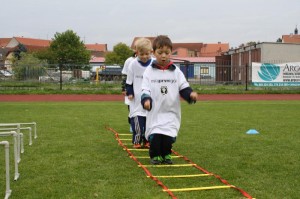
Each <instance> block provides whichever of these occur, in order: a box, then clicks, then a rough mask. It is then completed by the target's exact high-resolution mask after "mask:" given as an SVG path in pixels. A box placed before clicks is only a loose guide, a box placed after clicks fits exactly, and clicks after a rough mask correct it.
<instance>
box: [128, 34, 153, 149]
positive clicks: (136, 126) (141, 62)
mask: <svg viewBox="0 0 300 199" xmlns="http://www.w3.org/2000/svg"><path fill="white" fill-rule="evenodd" d="M135 47H136V55H137V57H136V58H135V59H134V60H132V61H131V62H130V64H129V67H128V72H127V79H126V95H127V96H128V99H129V100H130V105H129V107H130V112H129V117H130V123H131V127H132V130H133V137H132V143H133V146H134V148H141V147H142V145H143V147H144V148H149V142H148V141H147V140H146V139H145V128H146V126H145V125H146V114H147V113H146V110H144V109H143V107H142V105H141V91H142V89H141V86H142V80H143V74H144V71H145V69H146V68H147V66H150V65H151V64H152V61H153V59H152V45H151V41H150V40H149V39H147V38H140V39H138V40H137V41H136V42H135Z"/></svg>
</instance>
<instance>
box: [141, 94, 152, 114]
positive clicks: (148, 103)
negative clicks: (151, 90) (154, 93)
mask: <svg viewBox="0 0 300 199" xmlns="http://www.w3.org/2000/svg"><path fill="white" fill-rule="evenodd" d="M141 103H142V106H143V108H144V109H146V110H148V111H150V110H151V109H152V98H151V97H150V95H147V94H145V93H143V94H142V96H141Z"/></svg>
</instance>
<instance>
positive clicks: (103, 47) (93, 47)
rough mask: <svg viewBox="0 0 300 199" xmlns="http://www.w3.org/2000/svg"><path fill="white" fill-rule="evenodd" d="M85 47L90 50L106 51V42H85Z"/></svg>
mask: <svg viewBox="0 0 300 199" xmlns="http://www.w3.org/2000/svg"><path fill="white" fill-rule="evenodd" d="M85 47H86V49H88V50H91V51H102V52H106V51H107V44H97V43H96V44H85Z"/></svg>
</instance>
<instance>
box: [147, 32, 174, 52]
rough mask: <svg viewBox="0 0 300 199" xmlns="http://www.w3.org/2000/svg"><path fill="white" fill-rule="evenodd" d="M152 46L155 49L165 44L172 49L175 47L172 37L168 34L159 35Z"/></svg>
mask: <svg viewBox="0 0 300 199" xmlns="http://www.w3.org/2000/svg"><path fill="white" fill-rule="evenodd" d="M152 46H153V51H155V50H156V49H158V48H161V47H164V46H167V47H169V48H170V49H171V50H172V47H173V45H172V41H171V39H170V38H169V37H168V36H166V35H158V36H157V37H156V38H155V39H154V41H153V44H152Z"/></svg>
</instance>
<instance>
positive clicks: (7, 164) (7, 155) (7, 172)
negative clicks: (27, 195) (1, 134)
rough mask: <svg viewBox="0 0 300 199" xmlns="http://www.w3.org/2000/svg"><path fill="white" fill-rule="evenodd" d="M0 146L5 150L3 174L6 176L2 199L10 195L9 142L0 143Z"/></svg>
mask: <svg viewBox="0 0 300 199" xmlns="http://www.w3.org/2000/svg"><path fill="white" fill-rule="evenodd" d="M0 145H4V148H5V174H6V188H5V196H4V199H7V198H9V196H10V195H11V189H10V179H9V178H10V177H9V142H8V141H1V142H0Z"/></svg>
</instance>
